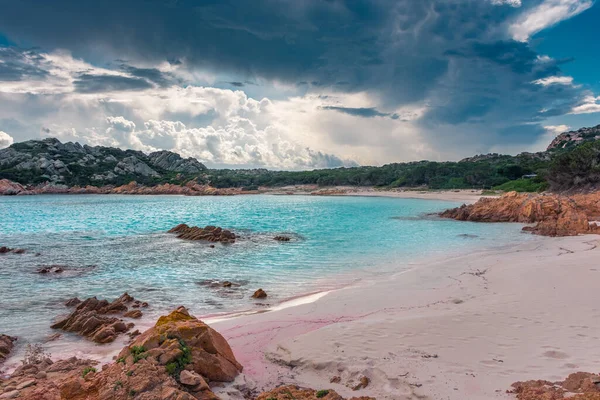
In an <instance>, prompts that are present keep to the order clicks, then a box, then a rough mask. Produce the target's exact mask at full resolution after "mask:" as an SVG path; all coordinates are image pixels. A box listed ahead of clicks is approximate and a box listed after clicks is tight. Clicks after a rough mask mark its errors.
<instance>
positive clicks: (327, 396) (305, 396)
mask: <svg viewBox="0 0 600 400" xmlns="http://www.w3.org/2000/svg"><path fill="white" fill-rule="evenodd" d="M270 399H272V400H289V399H296V400H319V399H322V400H345V399H344V398H343V397H342V396H340V395H339V394H337V393H336V392H335V390H327V389H326V390H319V391H317V390H313V389H302V388H299V387H298V386H293V385H288V386H280V387H278V388H276V389H273V390H271V391H269V392H264V393H261V394H260V395H259V396H258V397H257V398H256V400H270ZM348 400H375V398H374V397H366V396H361V397H352V398H350V399H348Z"/></svg>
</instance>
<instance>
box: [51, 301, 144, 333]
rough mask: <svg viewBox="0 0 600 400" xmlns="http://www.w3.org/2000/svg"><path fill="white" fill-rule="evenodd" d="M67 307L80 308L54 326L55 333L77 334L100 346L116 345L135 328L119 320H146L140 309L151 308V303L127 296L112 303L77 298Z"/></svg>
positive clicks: (69, 302)
mask: <svg viewBox="0 0 600 400" xmlns="http://www.w3.org/2000/svg"><path fill="white" fill-rule="evenodd" d="M66 305H67V307H69V306H71V307H72V306H76V308H75V310H74V311H73V312H72V313H71V314H69V315H68V316H67V317H66V318H63V319H61V320H60V321H58V322H56V323H55V324H53V325H52V329H60V330H63V331H66V332H74V333H77V334H79V335H81V336H83V337H86V338H89V339H90V340H92V341H94V342H96V343H110V342H113V341H114V340H115V339H116V338H117V336H119V335H120V334H124V333H126V332H128V331H130V330H131V329H132V328H133V327H134V325H135V324H134V323H133V322H127V321H124V320H123V319H122V318H117V317H116V316H121V317H124V318H132V319H138V318H141V317H142V312H141V311H140V310H139V309H138V308H140V307H147V306H148V304H147V303H142V302H140V301H139V300H135V299H134V298H133V297H131V296H130V295H128V294H127V293H124V294H123V295H122V296H121V297H119V298H118V299H116V300H114V301H113V302H110V303H109V302H108V301H107V300H98V299H97V298H96V297H90V298H89V299H87V300H85V301H83V302H82V301H80V300H79V299H77V298H73V299H71V300H69V301H68V302H67V303H66ZM129 307H131V308H133V310H130V309H129ZM130 336H134V335H130Z"/></svg>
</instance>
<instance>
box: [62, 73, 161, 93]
mask: <svg viewBox="0 0 600 400" xmlns="http://www.w3.org/2000/svg"><path fill="white" fill-rule="evenodd" d="M73 84H74V85H75V90H76V91H77V92H79V93H104V92H111V91H127V90H144V89H151V88H153V87H154V86H153V85H152V84H151V83H150V82H148V81H147V80H145V79H141V78H130V77H127V76H120V75H92V74H81V75H79V76H78V77H77V79H76V80H75V81H74V82H73Z"/></svg>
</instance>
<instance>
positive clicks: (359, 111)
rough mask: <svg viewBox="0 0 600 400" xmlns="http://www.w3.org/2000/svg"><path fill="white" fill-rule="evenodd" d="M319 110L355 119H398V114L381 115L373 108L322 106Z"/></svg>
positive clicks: (381, 113)
mask: <svg viewBox="0 0 600 400" xmlns="http://www.w3.org/2000/svg"><path fill="white" fill-rule="evenodd" d="M320 108H321V109H323V110H332V111H338V112H341V113H344V114H349V115H353V116H355V117H364V118H373V117H390V118H392V119H398V114H390V113H383V112H381V111H378V110H377V109H376V108H374V107H369V108H365V107H359V108H352V107H336V106H323V107H320Z"/></svg>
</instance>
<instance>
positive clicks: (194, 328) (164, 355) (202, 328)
mask: <svg viewBox="0 0 600 400" xmlns="http://www.w3.org/2000/svg"><path fill="white" fill-rule="evenodd" d="M181 343H184V344H185V346H187V347H188V348H189V349H190V351H191V359H192V361H191V362H190V364H189V366H188V367H187V368H186V369H189V370H191V371H194V372H196V373H197V374H199V375H201V376H203V377H204V378H207V379H209V380H211V381H218V382H230V381H233V379H234V378H235V377H236V376H237V375H238V373H240V372H241V370H242V366H241V365H240V364H239V363H238V362H237V360H236V359H235V356H234V355H233V352H232V351H231V347H229V344H227V341H226V340H225V339H224V338H223V336H221V335H220V334H219V333H218V332H217V331H215V330H214V329H212V328H211V327H209V326H208V325H206V324H205V323H204V322H202V321H200V320H198V319H197V318H195V317H193V316H191V315H190V314H189V313H188V311H187V310H186V309H185V308H184V307H179V308H178V309H177V310H175V311H173V312H172V313H171V314H169V315H167V316H163V317H160V318H159V319H158V321H157V322H156V325H155V326H154V327H153V328H150V329H149V330H147V331H146V332H144V333H142V334H141V335H140V336H138V337H137V338H136V339H135V340H134V341H133V343H131V345H130V346H129V347H127V348H125V349H123V350H122V351H121V354H119V357H123V358H132V357H131V355H130V350H131V349H133V348H134V347H135V346H142V347H143V348H144V349H145V350H146V351H147V352H148V354H149V356H148V359H154V360H156V362H157V363H158V364H159V365H166V364H168V363H170V362H172V361H173V359H175V358H177V357H178V356H179V355H180V354H179V349H180V346H181ZM138 348H139V347H138Z"/></svg>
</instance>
